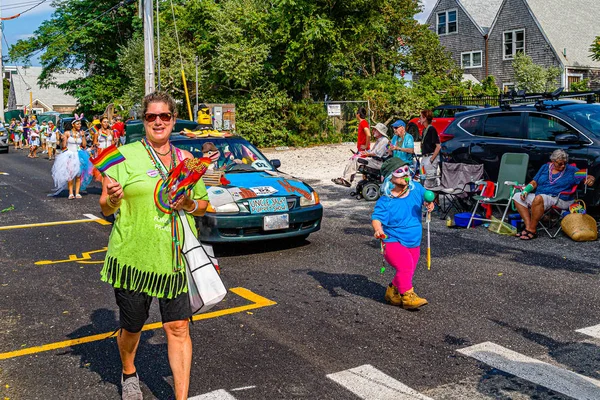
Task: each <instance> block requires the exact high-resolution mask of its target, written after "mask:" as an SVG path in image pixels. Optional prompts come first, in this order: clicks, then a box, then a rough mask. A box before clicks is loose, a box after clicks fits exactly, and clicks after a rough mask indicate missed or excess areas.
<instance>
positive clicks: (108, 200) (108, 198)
mask: <svg viewBox="0 0 600 400" xmlns="http://www.w3.org/2000/svg"><path fill="white" fill-rule="evenodd" d="M106 204H107V205H108V206H109V207H111V208H119V207H120V206H121V201H120V200H119V201H118V202H117V203H113V201H112V199H111V198H110V196H108V197H106Z"/></svg>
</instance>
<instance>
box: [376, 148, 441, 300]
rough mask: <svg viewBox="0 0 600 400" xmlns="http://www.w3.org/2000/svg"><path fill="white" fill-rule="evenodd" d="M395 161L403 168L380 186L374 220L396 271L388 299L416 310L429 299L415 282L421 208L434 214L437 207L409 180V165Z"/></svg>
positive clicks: (378, 235)
mask: <svg viewBox="0 0 600 400" xmlns="http://www.w3.org/2000/svg"><path fill="white" fill-rule="evenodd" d="M393 160H398V159H397V158H393ZM395 162H396V163H397V165H400V164H401V165H400V166H399V167H398V168H396V169H395V170H393V171H392V172H391V173H390V174H389V176H388V177H387V178H385V180H384V182H383V184H382V185H381V197H380V198H379V200H377V203H376V204H375V210H374V211H373V215H372V216H371V220H372V225H373V230H374V231H375V234H374V236H375V237H376V238H377V239H380V240H381V241H382V246H383V255H384V257H385V260H386V261H387V262H388V263H389V264H390V265H391V266H392V267H394V269H396V275H395V276H394V279H393V280H392V282H391V283H390V284H389V285H388V287H387V289H386V292H385V300H386V301H387V302H388V303H390V304H391V305H394V306H399V307H402V308H404V309H408V310H413V309H417V308H419V307H422V306H424V305H425V304H427V300H425V299H424V298H422V297H419V296H417V294H416V293H415V291H414V288H413V283H412V279H413V276H414V274H415V270H416V268H417V264H418V262H419V257H420V255H421V247H420V246H421V238H422V236H423V228H422V225H421V211H422V207H423V204H425V206H426V208H427V210H428V211H429V212H431V211H432V210H433V207H434V205H433V203H431V202H427V201H425V192H426V190H425V188H424V187H423V186H422V185H421V184H420V183H418V182H416V181H413V180H412V179H411V178H410V169H409V167H408V164H407V163H406V162H404V161H401V160H398V161H395ZM386 163H387V164H385V165H384V166H383V167H382V169H383V168H384V167H385V168H386V169H387V168H388V167H389V166H390V165H392V164H391V163H390V161H389V160H388V161H386ZM382 172H383V171H382Z"/></svg>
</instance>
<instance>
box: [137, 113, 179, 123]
mask: <svg viewBox="0 0 600 400" xmlns="http://www.w3.org/2000/svg"><path fill="white" fill-rule="evenodd" d="M156 118H160V120H161V121H163V122H169V121H170V120H171V118H173V114H171V113H160V114H152V113H146V114H145V115H144V119H145V120H146V122H154V121H156Z"/></svg>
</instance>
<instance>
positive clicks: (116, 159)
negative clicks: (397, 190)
mask: <svg viewBox="0 0 600 400" xmlns="http://www.w3.org/2000/svg"><path fill="white" fill-rule="evenodd" d="M90 161H91V162H92V164H94V167H96V169H98V171H100V173H101V174H102V176H106V170H108V169H109V168H110V167H112V166H114V165H117V164H119V163H122V162H123V161H125V157H123V154H121V152H120V151H119V149H117V146H116V145H114V144H113V145H112V146H110V147H107V148H106V149H104V150H103V151H102V152H101V153H100V154H98V156H96V157H94V158H92V159H91V160H90Z"/></svg>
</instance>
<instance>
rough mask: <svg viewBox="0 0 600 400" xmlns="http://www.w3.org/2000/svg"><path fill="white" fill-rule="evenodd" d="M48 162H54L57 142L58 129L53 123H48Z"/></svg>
mask: <svg viewBox="0 0 600 400" xmlns="http://www.w3.org/2000/svg"><path fill="white" fill-rule="evenodd" d="M47 133H48V143H47V146H48V160H54V158H55V157H56V144H57V143H58V141H59V132H58V128H56V127H55V126H54V122H52V121H49V122H48V130H47Z"/></svg>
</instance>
